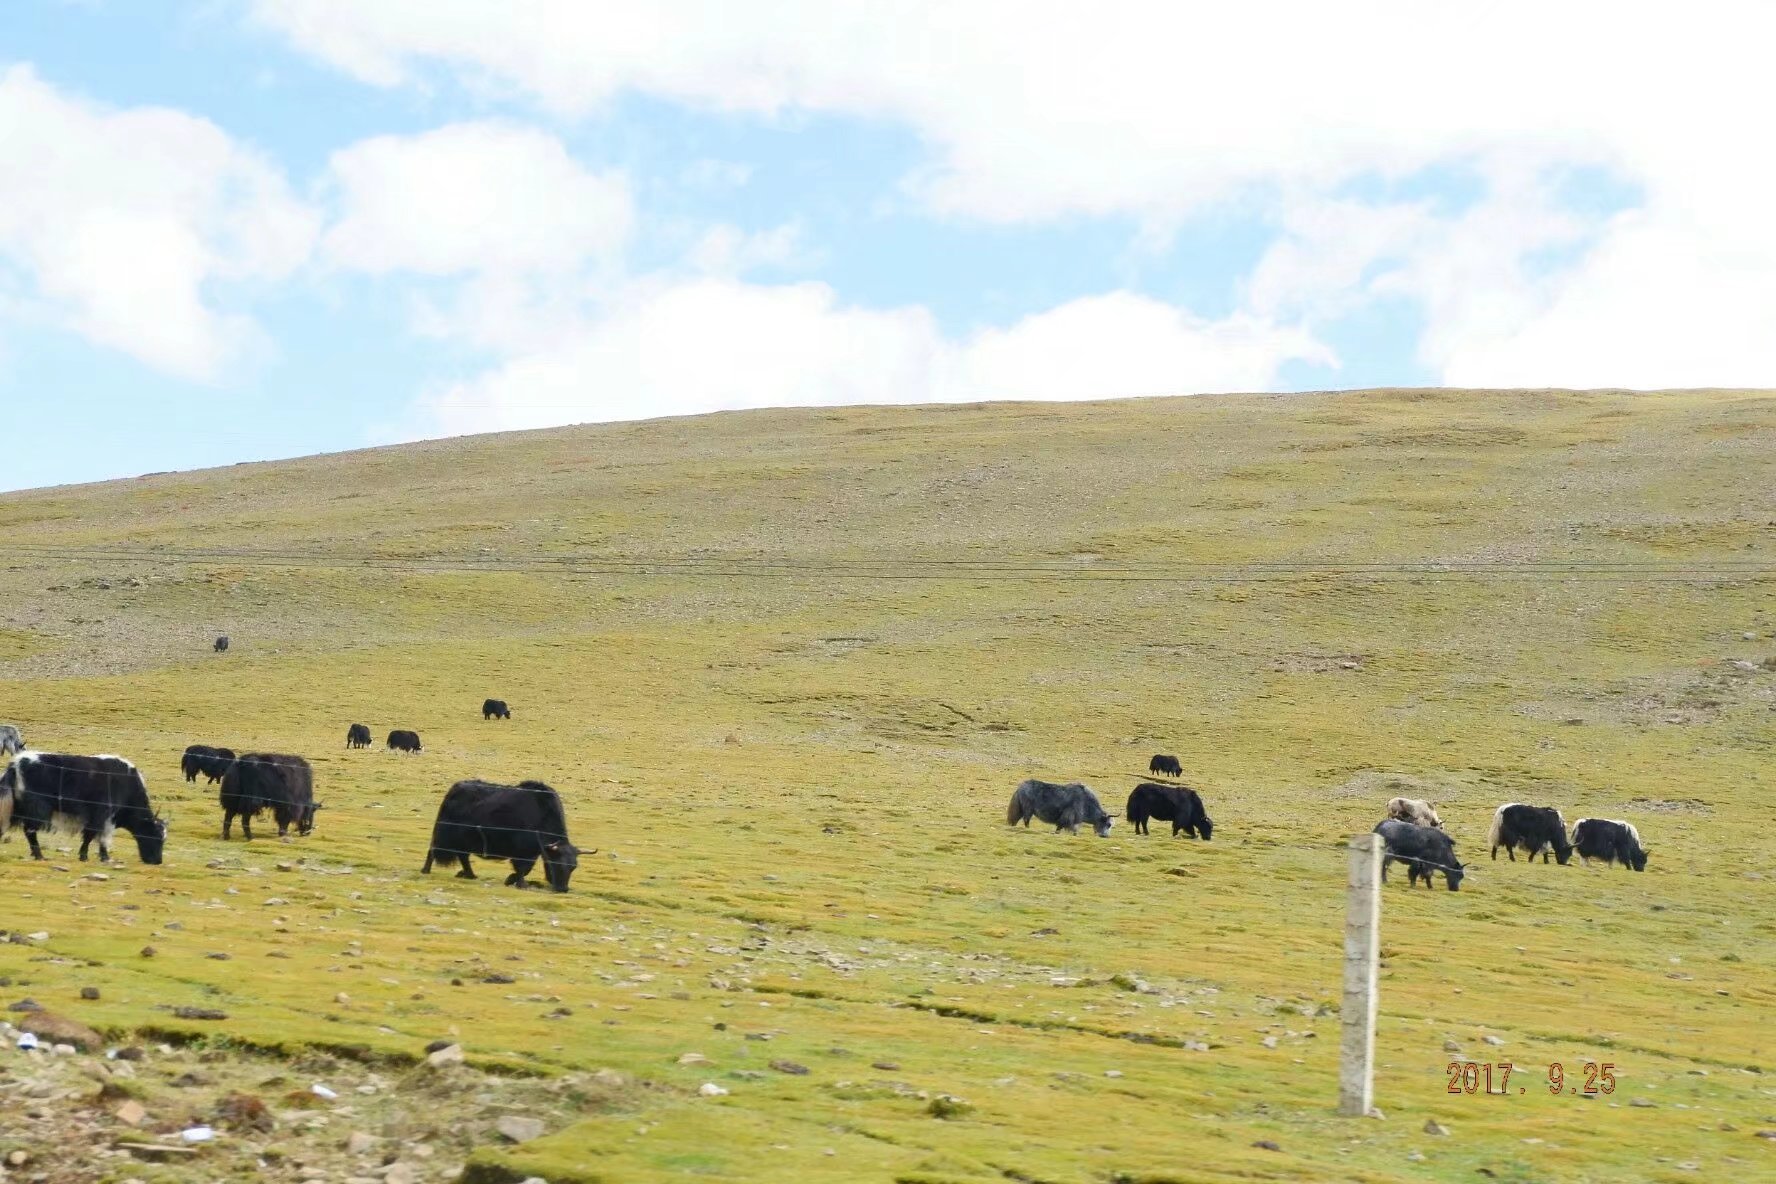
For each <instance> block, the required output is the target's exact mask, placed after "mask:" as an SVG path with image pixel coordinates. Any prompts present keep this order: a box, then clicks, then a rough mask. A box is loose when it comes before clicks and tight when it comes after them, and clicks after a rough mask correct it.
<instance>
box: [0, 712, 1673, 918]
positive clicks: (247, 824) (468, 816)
mask: <svg viewBox="0 0 1776 1184" xmlns="http://www.w3.org/2000/svg"><path fill="white" fill-rule="evenodd" d="M481 717H482V719H484V720H488V719H510V718H511V717H512V712H511V709H510V708H509V707H508V706H507V705H506V703H505V701H504V700H501V699H488V700H486V701H485V702H484V703H483V704H482V706H481ZM345 743H346V747H347V748H368V747H369V746H370V729H369V727H368V726H367V725H365V724H352V725H351V727H350V728H349V729H348V731H347V733H346V741H345ZM387 744H388V747H389V749H391V750H394V751H399V752H420V751H422V749H421V747H420V741H419V734H418V733H417V732H414V731H412V730H411V729H406V728H397V729H394V730H393V731H391V732H389V734H388V742H387ZM7 755H10V756H11V757H12V760H11V762H10V764H8V765H7V767H6V769H5V771H4V773H0V835H3V834H5V833H6V832H7V831H8V830H9V829H11V828H13V827H18V828H21V829H23V830H24V832H25V838H26V841H27V842H28V843H29V844H30V848H31V857H32V858H33V859H42V858H43V851H42V849H41V847H40V846H39V845H38V838H37V836H38V833H39V832H40V831H43V830H50V829H63V830H71V831H78V832H79V834H80V840H81V841H80V858H81V859H86V858H87V853H88V850H89V849H90V848H91V847H92V845H93V844H94V843H97V844H98V848H99V858H100V859H101V860H108V859H109V858H110V857H111V852H110V844H111V837H112V835H113V834H114V833H115V832H116V830H117V829H118V828H120V827H121V828H122V829H124V830H126V831H128V832H129V833H130V834H131V835H133V836H134V837H135V840H136V847H137V850H138V852H139V853H140V855H141V858H142V862H144V863H159V862H160V861H161V852H162V849H163V847H164V846H165V842H166V823H165V822H164V821H163V820H162V819H161V818H160V816H159V815H158V814H157V813H155V811H154V808H153V806H152V805H151V804H150V803H149V801H148V786H147V783H146V782H145V781H144V780H143V779H142V774H141V773H140V772H139V771H138V770H137V769H136V767H135V766H134V765H133V764H131V763H130V762H129V761H127V760H125V759H123V758H122V757H119V756H110V755H99V756H75V755H70V754H65V753H50V752H36V751H33V750H31V749H29V748H27V747H25V742H24V737H23V736H22V735H21V734H20V733H19V730H18V728H16V727H14V726H13V725H11V724H0V756H7ZM179 764H180V769H181V771H182V772H183V773H184V775H185V780H187V781H190V782H195V781H196V780H197V778H198V777H199V776H200V775H201V776H203V777H205V778H207V779H208V780H209V782H210V784H212V785H218V786H219V791H218V793H219V802H220V805H221V807H222V837H223V839H228V838H231V837H232V835H233V829H234V821H235V819H237V818H238V819H240V827H241V837H242V838H243V839H251V838H252V837H253V820H254V819H255V818H257V817H259V816H260V815H261V814H269V815H270V816H271V819H272V821H273V822H275V823H276V824H277V833H278V836H279V837H280V838H282V837H284V836H286V835H287V834H288V833H289V830H290V828H291V827H292V826H294V827H295V828H296V833H297V834H299V835H306V834H309V833H310V832H312V831H313V830H314V824H315V813H316V811H318V810H320V809H321V803H320V802H318V801H316V800H315V797H314V771H313V770H312V769H311V768H310V766H309V763H308V762H307V761H306V760H304V759H303V758H302V757H300V756H295V755H293V754H290V753H277V752H248V753H240V754H236V753H235V752H234V750H232V749H229V748H218V747H212V746H210V745H205V744H193V745H191V746H190V747H189V748H187V749H186V750H185V752H184V755H183V756H182V757H181V759H180V762H179ZM1148 769H1149V771H1150V772H1152V773H1154V774H1156V775H1163V776H1170V777H1177V776H1180V775H1181V774H1182V766H1181V765H1180V763H1179V761H1178V758H1177V757H1175V756H1170V755H1166V754H1160V755H1157V756H1155V757H1154V758H1153V760H1152V761H1151V762H1150V763H1149V765H1148ZM1126 817H1127V818H1128V821H1129V822H1130V824H1132V825H1133V826H1134V828H1135V833H1136V834H1141V835H1145V834H1148V833H1149V831H1148V823H1149V822H1150V821H1151V820H1153V819H1158V820H1159V821H1161V822H1169V823H1171V824H1172V834H1173V836H1174V837H1175V836H1177V835H1179V834H1187V835H1189V836H1190V837H1191V838H1193V839H1194V838H1202V839H1208V838H1210V837H1211V836H1212V835H1213V834H1214V829H1215V824H1214V821H1213V820H1212V819H1211V818H1210V817H1209V815H1208V812H1207V811H1206V810H1205V809H1204V807H1203V800H1202V795H1201V794H1199V793H1198V792H1197V791H1196V790H1194V789H1191V788H1189V787H1188V786H1184V785H1179V784H1165V783H1160V782H1154V781H1142V782H1140V783H1139V784H1138V785H1136V786H1135V788H1134V790H1133V791H1132V792H1131V793H1130V794H1129V797H1128V804H1127V807H1126ZM1032 819H1036V820H1039V821H1041V822H1044V823H1047V824H1048V825H1050V826H1053V827H1054V828H1055V829H1056V831H1062V830H1064V831H1067V832H1069V833H1071V834H1078V833H1079V828H1080V827H1081V826H1089V827H1091V828H1092V831H1093V832H1094V833H1095V834H1097V835H1098V837H1099V838H1104V837H1107V836H1108V835H1109V834H1110V827H1111V825H1112V822H1113V820H1112V819H1111V817H1110V814H1109V812H1108V811H1106V810H1105V809H1104V807H1103V804H1102V803H1101V802H1099V801H1098V798H1097V795H1096V794H1094V793H1093V792H1092V791H1091V790H1090V789H1088V788H1087V787H1086V786H1085V785H1083V784H1081V783H1080V782H1077V781H1072V782H1067V783H1064V784H1063V783H1056V782H1052V781H1039V780H1037V779H1035V778H1031V779H1029V780H1026V781H1024V782H1022V783H1020V784H1019V785H1018V787H1017V789H1016V791H1015V792H1013V794H1012V795H1011V803H1010V805H1009V806H1008V807H1007V808H1006V812H1005V821H1006V823H1007V824H1009V825H1011V826H1017V825H1018V824H1020V823H1021V824H1022V825H1024V826H1025V827H1028V826H1029V825H1030V821H1031V820H1032ZM1375 833H1376V834H1378V835H1380V836H1381V837H1382V841H1383V846H1384V852H1383V858H1382V864H1381V876H1382V879H1383V880H1384V881H1385V880H1386V879H1387V869H1388V867H1389V866H1390V865H1391V864H1394V863H1403V864H1405V865H1406V868H1407V883H1408V884H1409V885H1414V884H1417V883H1418V881H1419V880H1421V879H1422V880H1423V881H1424V883H1425V886H1426V887H1429V886H1430V885H1431V879H1432V876H1433V874H1434V873H1436V872H1439V871H1440V872H1442V873H1443V877H1444V882H1445V883H1446V884H1447V885H1448V887H1449V890H1450V891H1452V892H1454V891H1457V890H1459V889H1460V887H1461V881H1462V877H1463V875H1464V874H1465V872H1466V868H1465V866H1464V865H1463V864H1462V862H1461V861H1460V860H1459V859H1458V858H1457V857H1456V854H1455V840H1454V839H1452V838H1451V837H1450V836H1449V834H1448V833H1447V832H1445V831H1444V829H1443V820H1442V818H1440V817H1439V816H1438V814H1437V811H1436V810H1435V809H1434V808H1433V807H1432V806H1431V805H1430V803H1428V802H1423V801H1419V800H1417V799H1416V798H1405V797H1397V798H1394V799H1392V800H1391V801H1389V802H1388V804H1387V817H1386V818H1384V819H1383V820H1382V821H1381V822H1379V823H1377V824H1376V826H1375ZM1487 841H1488V843H1489V844H1490V845H1491V847H1492V858H1493V859H1495V860H1496V859H1497V858H1498V853H1499V849H1500V848H1503V849H1504V851H1505V854H1506V855H1507V856H1509V857H1510V858H1511V860H1512V861H1513V862H1515V860H1516V859H1517V851H1518V850H1522V851H1523V852H1524V853H1525V854H1526V855H1527V856H1528V858H1529V859H1530V861H1531V862H1533V861H1534V860H1535V857H1536V856H1537V855H1540V856H1541V857H1542V862H1543V863H1544V864H1545V863H1547V862H1548V859H1549V857H1550V856H1552V857H1553V858H1555V859H1557V860H1559V861H1560V862H1561V863H1562V864H1565V863H1566V862H1567V861H1568V860H1569V859H1571V858H1572V855H1573V853H1574V852H1575V851H1576V852H1577V853H1578V854H1579V857H1580V858H1581V859H1582V860H1584V861H1585V862H1586V863H1589V862H1590V861H1591V860H1593V859H1602V860H1604V861H1605V862H1607V863H1611V864H1614V863H1620V864H1621V865H1622V866H1623V867H1625V868H1632V869H1633V870H1635V871H1644V870H1646V864H1647V852H1646V848H1645V847H1644V846H1643V845H1642V844H1641V840H1640V833H1639V832H1638V831H1636V830H1635V829H1634V827H1633V826H1632V825H1631V824H1629V823H1627V822H1622V821H1619V820H1612V819H1606V818H1581V819H1579V820H1578V821H1577V822H1575V823H1574V824H1573V826H1572V830H1571V832H1570V837H1569V832H1568V830H1567V827H1566V822H1565V820H1564V819H1563V818H1562V817H1561V815H1560V811H1558V810H1556V809H1554V808H1553V807H1551V806H1526V805H1523V804H1522V803H1520V802H1507V803H1506V804H1505V805H1502V806H1500V807H1499V808H1498V810H1497V811H1495V812H1494V814H1493V819H1492V828H1491V830H1490V831H1489V832H1488V835H1487ZM579 855H580V852H579V849H578V848H577V847H575V846H574V845H573V844H572V843H571V842H570V841H569V840H568V836H567V819H566V815H565V812H564V811H563V809H562V806H561V797H560V795H559V794H557V793H556V791H555V790H554V789H552V788H551V787H549V786H548V785H545V784H544V783H543V782H541V781H522V782H520V783H519V784H517V785H497V784H494V783H492V782H488V781H481V780H478V779H473V778H471V779H469V780H464V781H458V782H457V783H456V784H454V785H452V786H451V787H450V789H449V791H448V792H447V793H446V794H445V795H444V800H443V802H442V803H441V804H440V805H439V807H438V816H437V819H436V821H435V822H434V823H433V825H432V838H431V843H430V845H429V846H428V848H427V851H426V860H425V866H424V867H423V868H421V869H420V870H421V871H423V872H428V873H429V872H430V871H431V870H432V865H433V864H434V863H436V862H440V861H441V862H443V863H444V864H446V865H449V864H452V863H454V864H458V865H459V866H460V869H461V870H459V871H458V872H457V873H456V874H457V876H458V877H459V878H463V879H474V878H475V872H474V868H473V866H472V864H471V863H470V860H471V858H472V857H478V858H482V859H495V860H509V861H511V864H512V874H511V875H509V876H507V877H506V883H507V884H508V885H510V886H512V887H516V888H523V887H525V886H526V885H525V877H526V876H528V875H529V874H530V872H531V870H532V869H533V868H534V867H535V866H536V865H537V864H538V863H539V862H540V863H541V864H542V865H543V877H544V880H545V881H546V882H547V883H548V885H549V887H550V888H552V889H554V890H555V891H557V892H566V891H567V885H568V879H569V877H571V876H572V875H573V872H574V869H575V868H576V867H577V866H578V864H579Z"/></svg>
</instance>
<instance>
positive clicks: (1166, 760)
mask: <svg viewBox="0 0 1776 1184" xmlns="http://www.w3.org/2000/svg"><path fill="white" fill-rule="evenodd" d="M1147 771H1148V772H1149V773H1152V774H1153V775H1154V776H1155V777H1182V776H1183V775H1184V766H1183V765H1180V764H1179V763H1178V758H1177V757H1175V756H1167V755H1166V754H1165V753H1163V752H1162V753H1159V754H1158V755H1156V756H1155V757H1154V758H1153V759H1152V760H1150V761H1148V762H1147Z"/></svg>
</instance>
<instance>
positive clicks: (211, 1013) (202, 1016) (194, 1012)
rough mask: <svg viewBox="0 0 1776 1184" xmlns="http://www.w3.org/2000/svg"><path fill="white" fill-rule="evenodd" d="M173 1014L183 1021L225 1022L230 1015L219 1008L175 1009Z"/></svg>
mask: <svg viewBox="0 0 1776 1184" xmlns="http://www.w3.org/2000/svg"><path fill="white" fill-rule="evenodd" d="M173 1014H174V1015H176V1016H178V1017H179V1018H180V1019H182V1020H225V1019H227V1018H228V1013H227V1012H226V1011H223V1010H222V1009H221V1008H219V1007H175V1008H173Z"/></svg>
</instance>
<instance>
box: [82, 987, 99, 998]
mask: <svg viewBox="0 0 1776 1184" xmlns="http://www.w3.org/2000/svg"><path fill="white" fill-rule="evenodd" d="M80 997H81V998H82V999H88V1000H90V999H97V998H98V997H99V989H98V988H97V987H81V988H80Z"/></svg>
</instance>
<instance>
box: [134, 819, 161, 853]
mask: <svg viewBox="0 0 1776 1184" xmlns="http://www.w3.org/2000/svg"><path fill="white" fill-rule="evenodd" d="M130 834H132V835H134V836H135V839H136V854H138V855H140V856H141V857H142V862H143V863H159V862H160V861H161V856H162V855H163V854H164V853H165V851H166V836H167V824H166V819H164V818H162V817H161V816H160V815H158V814H156V815H154V816H153V817H152V818H151V819H149V822H148V825H147V826H143V827H138V828H137V829H135V830H132V831H131V832H130Z"/></svg>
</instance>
